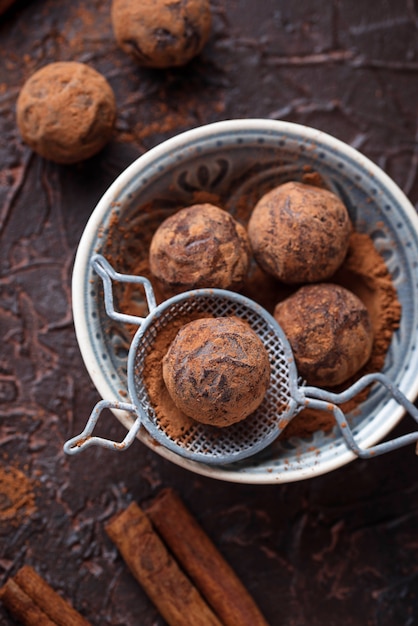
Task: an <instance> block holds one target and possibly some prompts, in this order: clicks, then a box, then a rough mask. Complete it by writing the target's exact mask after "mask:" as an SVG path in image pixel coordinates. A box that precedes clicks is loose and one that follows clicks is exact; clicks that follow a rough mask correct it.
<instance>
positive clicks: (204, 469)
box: [71, 118, 418, 484]
mask: <svg viewBox="0 0 418 626" xmlns="http://www.w3.org/2000/svg"><path fill="white" fill-rule="evenodd" d="M237 131H242V132H245V131H251V132H257V131H262V132H269V131H270V132H272V133H282V134H283V133H284V134H287V135H291V136H292V135H293V136H295V135H296V134H297V135H298V136H301V135H303V136H304V138H305V140H306V141H313V142H315V143H321V144H323V145H324V146H327V147H328V148H331V149H332V150H333V151H335V152H339V153H341V154H344V155H346V156H347V157H348V158H350V159H351V160H353V161H355V162H356V163H357V164H359V165H360V166H361V167H362V168H364V169H365V170H367V171H368V172H369V174H370V177H371V178H375V179H378V180H380V181H381V183H382V184H383V185H384V186H385V187H386V188H387V189H388V191H389V193H391V194H392V195H393V196H394V197H395V198H396V199H397V200H398V202H399V203H400V204H402V208H403V210H404V212H405V214H406V216H407V218H408V220H409V221H410V223H411V225H412V226H413V228H414V230H415V231H416V232H417V233H418V215H417V213H416V211H415V208H414V207H413V205H412V203H411V202H410V201H409V199H408V198H407V196H406V195H405V193H404V192H403V191H402V190H401V189H400V187H399V186H398V185H397V184H396V183H395V182H394V181H393V180H392V179H391V178H390V177H389V175H388V174H386V173H385V172H384V171H383V170H382V169H381V168H380V167H379V166H378V165H376V164H375V163H374V162H373V161H371V160H370V159H369V158H368V157H366V156H365V155H363V154H362V153H361V152H359V151H358V150H357V149H356V148H354V147H352V146H350V145H349V144H347V143H345V142H343V141H342V140H340V139H337V138H336V137H334V136H332V135H330V134H328V133H326V132H324V131H321V130H319V129H316V128H313V127H310V126H305V125H304V124H299V123H295V122H287V121H282V120H272V119H268V118H243V119H231V120H221V121H217V122H212V123H209V124H205V125H201V126H197V127H194V128H191V129H189V130H186V131H183V132H181V133H179V134H177V135H175V136H173V137H170V138H168V139H166V140H164V141H163V142H161V143H159V144H158V145H156V146H154V147H153V148H151V149H149V150H148V151H147V152H145V153H144V154H142V155H140V156H139V157H138V158H137V159H135V160H134V161H133V162H132V163H131V164H130V165H129V166H128V167H127V168H126V169H125V170H123V171H122V172H121V173H120V174H119V175H118V176H117V177H116V179H115V180H114V181H113V182H112V183H111V184H110V186H109V187H108V188H107V190H106V191H105V193H104V194H103V195H102V196H101V198H100V199H99V201H98V203H97V204H96V206H95V207H94V209H93V211H92V213H91V215H90V217H89V219H88V221H87V223H86V226H85V228H84V231H83V233H82V236H81V239H80V241H79V245H78V247H77V251H76V255H75V260H74V265H73V273H72V283H71V290H72V310H73V320H74V329H75V334H76V338H77V342H78V345H79V349H80V352H81V355H82V358H83V361H84V364H85V367H86V369H87V371H88V373H89V376H90V378H91V380H92V381H93V383H94V385H95V387H96V389H97V391H98V393H99V394H100V396H101V397H102V398H106V399H107V400H119V398H116V397H115V396H114V394H113V393H112V389H111V388H110V386H109V385H108V383H107V381H106V379H105V378H104V376H103V375H102V372H101V368H100V366H99V364H98V363H97V362H96V359H95V356H94V352H93V350H92V349H91V346H90V342H89V331H88V320H87V315H86V310H87V304H86V298H85V289H84V278H85V268H86V266H88V265H89V261H90V251H91V247H92V246H91V244H92V242H93V241H94V239H95V238H96V236H97V232H98V230H99V228H100V226H101V225H102V224H103V217H104V215H105V213H106V212H107V211H108V210H109V206H112V204H113V203H114V198H115V197H118V195H119V193H120V192H121V190H122V189H123V188H124V187H125V186H126V185H127V184H128V183H129V181H131V180H132V179H133V178H135V177H137V176H138V175H139V172H140V171H141V170H142V169H143V168H144V167H147V166H148V165H149V164H151V163H152V162H154V161H155V160H156V159H158V158H159V157H161V156H164V155H166V154H167V153H168V152H173V151H176V150H179V149H181V148H182V147H183V146H185V145H187V144H189V143H190V142H191V141H196V140H204V139H205V138H210V137H211V136H212V135H213V134H215V133H220V132H222V133H224V134H225V133H226V132H237ZM405 395H406V396H407V397H408V399H409V400H410V401H412V402H413V401H414V400H415V399H416V397H417V395H418V377H417V378H416V380H415V384H413V385H411V386H410V388H409V389H408V390H407V392H406V393H405ZM114 413H115V415H116V417H117V418H118V419H119V421H120V422H121V423H122V424H123V425H124V426H126V427H127V428H129V425H130V423H131V422H130V419H129V417H128V416H127V414H125V413H124V412H122V411H116V410H115V411H114ZM404 413H405V411H404V410H403V408H402V407H400V406H397V407H396V409H395V410H394V411H393V412H392V418H391V419H390V420H389V419H388V420H386V422H385V423H384V424H381V425H380V427H379V428H377V429H376V430H375V432H374V433H373V434H371V435H370V436H369V437H368V440H366V441H364V442H362V443H363V446H364V447H368V446H370V445H374V444H375V443H376V442H377V441H380V440H381V439H383V438H384V437H385V436H386V435H387V434H388V433H389V432H390V431H391V430H392V429H393V428H394V427H395V426H396V425H397V424H398V423H399V421H400V420H401V419H402V417H403V416H404ZM138 438H139V439H140V440H141V441H142V442H143V443H145V444H146V445H147V446H148V447H149V448H150V449H152V450H154V451H155V452H157V453H158V454H159V455H160V456H162V457H163V458H166V459H168V460H170V461H171V462H173V463H175V464H176V465H179V466H181V467H183V468H185V469H188V470H190V471H193V472H194V473H197V474H200V475H203V476H208V477H211V478H215V479H219V480H223V481H227V482H235V483H244V484H277V483H282V482H295V481H298V480H303V479H307V478H311V477H314V476H319V475H322V474H325V473H328V472H330V471H333V470H335V469H338V468H340V467H342V466H344V465H346V464H347V463H349V462H351V461H353V460H354V459H356V458H357V457H356V455H355V454H354V453H353V452H351V451H350V450H349V449H347V450H346V451H343V452H342V453H341V454H338V455H335V456H332V457H331V458H329V459H326V460H323V459H322V460H321V463H318V464H315V465H313V466H312V465H309V464H306V465H305V466H302V467H300V468H294V469H288V470H286V472H277V471H276V470H271V471H269V470H265V471H263V472H259V473H250V472H245V471H244V472H243V471H241V470H240V469H237V470H234V469H230V468H228V469H227V470H225V469H224V468H222V466H210V465H206V464H204V463H200V462H196V461H193V460H189V459H185V458H184V457H181V456H180V455H177V454H176V453H174V452H172V451H170V450H167V449H165V448H164V447H163V446H156V445H155V442H154V441H153V440H152V438H151V437H150V436H149V435H148V433H146V432H145V433H144V432H143V429H141V431H140V433H139V435H138Z"/></svg>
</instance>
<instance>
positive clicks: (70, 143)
mask: <svg viewBox="0 0 418 626" xmlns="http://www.w3.org/2000/svg"><path fill="white" fill-rule="evenodd" d="M115 118H116V103H115V97H114V94H113V91H112V88H111V87H110V85H109V83H108V82H107V80H106V79H105V78H104V76H102V75H101V74H100V73H99V72H96V70H94V69H93V68H91V67H89V66H88V65H85V64H84V63H77V62H73V61H63V62H58V63H50V64H49V65H46V66H45V67H43V68H41V69H40V70H38V71H37V72H35V74H33V75H32V76H31V77H30V78H29V79H28V80H27V81H26V83H25V84H24V85H23V87H22V89H21V91H20V94H19V97H18V100H17V124H18V127H19V130H20V133H21V135H22V137H23V139H24V141H25V142H26V143H27V144H28V145H29V146H30V147H31V148H32V149H33V150H34V151H35V152H37V153H38V154H40V155H41V156H43V157H45V158H46V159H49V160H51V161H55V162H57V163H76V162H78V161H83V160H84V159H87V158H89V157H91V156H93V155H94V154H96V153H97V152H99V150H101V149H102V148H103V147H104V145H105V144H106V143H107V142H108V141H109V139H110V137H111V135H112V131H113V127H114V123H115Z"/></svg>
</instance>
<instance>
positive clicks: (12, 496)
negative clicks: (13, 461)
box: [0, 466, 36, 526]
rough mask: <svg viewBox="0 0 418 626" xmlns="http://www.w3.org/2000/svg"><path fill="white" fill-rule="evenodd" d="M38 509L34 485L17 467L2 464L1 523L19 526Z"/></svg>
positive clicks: (0, 478) (0, 480)
mask: <svg viewBox="0 0 418 626" xmlns="http://www.w3.org/2000/svg"><path fill="white" fill-rule="evenodd" d="M35 511H36V506H35V495H34V492H33V485H32V483H31V481H30V480H29V478H28V477H27V476H26V475H25V474H24V473H23V472H22V471H21V470H19V469H17V468H15V467H7V468H6V467H2V466H0V524H3V523H7V524H10V525H12V526H19V525H20V524H21V523H22V522H23V520H24V519H26V518H27V517H30V516H31V515H33V513H34V512H35Z"/></svg>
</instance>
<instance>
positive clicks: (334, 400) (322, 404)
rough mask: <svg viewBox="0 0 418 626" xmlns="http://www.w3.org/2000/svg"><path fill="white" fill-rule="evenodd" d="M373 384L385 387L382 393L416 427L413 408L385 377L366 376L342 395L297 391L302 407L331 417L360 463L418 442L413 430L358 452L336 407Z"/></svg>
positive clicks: (416, 414)
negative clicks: (302, 396) (400, 409)
mask: <svg viewBox="0 0 418 626" xmlns="http://www.w3.org/2000/svg"><path fill="white" fill-rule="evenodd" d="M375 382H378V383H380V384H382V385H383V386H384V387H386V389H387V390H388V391H389V392H390V394H391V396H392V397H393V398H394V399H395V400H396V401H397V403H398V404H400V405H401V406H403V407H404V409H405V410H406V411H407V412H408V413H409V414H410V415H411V417H413V419H414V420H415V421H416V422H417V424H418V409H417V407H416V406H415V405H414V404H413V403H412V402H410V401H409V400H408V398H407V397H406V396H405V395H404V394H403V393H402V392H401V391H400V389H399V388H398V387H396V385H394V384H393V383H392V381H391V380H390V379H389V378H388V377H387V376H385V375H384V374H381V373H380V372H377V373H374V374H366V375H365V376H363V377H362V378H360V380H358V381H356V382H355V383H354V384H353V385H351V387H348V389H345V391H343V392H341V393H332V392H329V391H325V390H323V389H318V388H317V387H302V388H300V389H299V391H302V390H303V394H304V396H305V402H304V406H309V407H311V408H313V409H322V410H326V411H329V412H332V413H333V414H334V417H335V420H336V422H337V424H338V427H339V429H340V430H341V434H342V436H343V437H344V440H345V442H346V444H347V446H348V447H349V448H350V450H352V452H354V453H355V454H356V455H357V456H358V457H360V458H362V459H369V458H372V457H374V456H378V455H380V454H385V453H386V452H391V451H392V450H396V449H398V448H402V447H403V446H406V445H408V444H410V443H416V442H418V430H417V431H416V432H412V433H408V434H407V435H402V436H400V437H396V438H395V439H392V440H390V441H386V442H383V443H379V444H376V445H375V446H371V447H370V448H366V449H365V448H360V446H359V445H358V444H357V442H356V440H355V438H354V435H353V432H352V430H351V428H350V426H349V425H348V423H347V419H346V417H345V415H344V413H343V411H342V410H341V409H340V407H339V406H337V405H338V404H341V403H343V402H346V401H347V400H351V399H352V398H354V397H355V396H356V395H357V394H358V393H359V392H360V391H362V390H363V389H365V388H366V387H367V386H368V385H370V384H371V383H375ZM416 453H417V454H418V446H417V448H416Z"/></svg>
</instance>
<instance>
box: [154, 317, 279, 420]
mask: <svg viewBox="0 0 418 626" xmlns="http://www.w3.org/2000/svg"><path fill="white" fill-rule="evenodd" d="M163 377H164V382H165V384H166V387H167V389H168V392H169V394H170V396H171V398H172V400H173V402H174V403H175V405H176V406H177V407H178V408H179V409H180V410H181V411H183V413H185V414H186V415H188V416H189V417H192V418H193V419H195V420H197V421H199V422H202V423H204V424H210V425H212V426H220V427H223V426H228V425H230V424H233V423H235V422H239V421H241V420H243V419H244V418H245V417H247V416H248V415H250V413H252V412H253V411H255V410H256V409H257V407H258V406H259V405H260V404H261V402H262V400H263V398H264V395H265V393H266V391H267V388H268V385H269V381H270V363H269V358H268V354H267V351H266V349H265V347H264V345H263V343H262V341H261V339H260V338H259V337H258V335H257V334H256V333H255V332H254V331H253V330H252V328H251V327H250V326H249V325H248V324H247V323H246V322H244V321H243V320H241V319H239V318H234V317H232V318H229V317H218V318H203V319H199V320H194V321H192V322H189V323H188V324H186V325H185V326H183V327H182V328H181V329H180V330H179V332H178V333H177V335H176V337H175V339H174V341H173V342H172V343H171V345H170V347H169V349H168V351H167V354H166V355H165V357H164V359H163Z"/></svg>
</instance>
